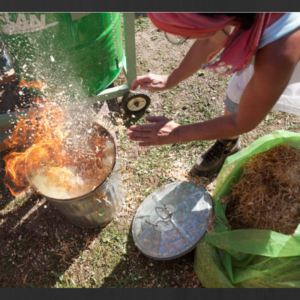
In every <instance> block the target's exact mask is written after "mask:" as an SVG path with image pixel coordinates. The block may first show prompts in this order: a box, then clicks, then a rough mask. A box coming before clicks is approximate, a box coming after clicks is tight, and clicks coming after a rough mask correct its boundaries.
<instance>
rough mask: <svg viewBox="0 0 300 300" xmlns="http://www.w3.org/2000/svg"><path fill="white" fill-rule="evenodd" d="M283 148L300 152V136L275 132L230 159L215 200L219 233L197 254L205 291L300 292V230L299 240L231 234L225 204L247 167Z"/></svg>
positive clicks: (254, 232) (255, 232) (259, 232)
mask: <svg viewBox="0 0 300 300" xmlns="http://www.w3.org/2000/svg"><path fill="white" fill-rule="evenodd" d="M281 144H286V145H289V146H290V147H293V148H298V149H300V134H299V133H292V132H286V131H275V132H273V133H271V134H269V135H266V136H264V137H262V138H260V139H258V140H257V141H255V142H254V143H252V144H251V145H250V146H248V147H247V148H245V149H243V150H242V151H240V152H238V153H236V154H235V155H232V156H230V157H228V158H227V159H226V161H225V164H224V166H223V168H222V170H221V172H220V175H219V177H218V182H217V185H216V188H215V191H214V195H213V201H214V207H215V211H214V212H215V215H216V219H215V222H214V223H215V227H214V231H215V233H207V234H206V235H205V238H204V240H203V241H202V242H201V243H200V244H199V245H198V247H197V248H196V252H195V262H194V269H195V272H196V274H197V276H198V277H199V280H200V281H201V283H202V284H203V285H204V286H205V287H207V288H217V287H224V288H225V287H230V288H251V287H252V288H271V287H273V288H283V287H286V288H292V287H300V268H299V267H300V225H299V226H298V227H297V229H296V231H295V233H294V234H293V235H285V234H282V233H278V232H275V231H271V230H265V229H239V230H232V231H231V230H230V226H229V223H228V220H227V218H226V214H225V210H226V205H224V203H222V202H221V201H220V200H221V199H222V198H223V197H224V196H227V195H229V193H230V185H231V183H233V182H236V181H237V180H238V179H239V178H240V177H241V175H242V173H243V168H242V163H243V162H246V161H248V159H249V158H250V157H251V156H252V155H254V154H257V153H260V152H264V151H268V150H270V149H271V148H273V147H276V146H278V145H281Z"/></svg>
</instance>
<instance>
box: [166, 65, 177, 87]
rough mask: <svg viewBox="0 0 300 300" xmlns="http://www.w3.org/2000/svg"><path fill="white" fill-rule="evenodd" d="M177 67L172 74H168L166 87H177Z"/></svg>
mask: <svg viewBox="0 0 300 300" xmlns="http://www.w3.org/2000/svg"><path fill="white" fill-rule="evenodd" d="M175 79H176V69H175V70H174V71H173V72H172V73H171V74H170V75H167V80H166V89H168V90H169V89H172V88H173V87H175V86H176V85H177V84H178V82H176V80H175Z"/></svg>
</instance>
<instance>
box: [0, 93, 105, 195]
mask: <svg viewBox="0 0 300 300" xmlns="http://www.w3.org/2000/svg"><path fill="white" fill-rule="evenodd" d="M35 102H36V103H37V106H38V109H32V108H31V109H30V110H29V112H28V114H27V116H26V117H23V116H22V117H19V116H18V117H17V118H18V123H17V125H16V127H15V129H14V131H13V133H12V135H11V136H10V137H9V138H7V139H6V140H5V141H4V142H5V143H6V144H7V145H8V146H9V147H11V148H16V147H17V148H16V150H12V151H11V152H10V153H8V154H7V155H6V156H5V157H4V161H5V163H6V167H5V169H6V174H5V178H4V183H5V185H6V186H7V187H8V188H9V189H10V191H11V193H12V194H13V195H14V196H18V195H21V194H22V193H23V192H24V191H25V190H26V189H27V188H28V187H29V186H30V185H31V182H30V176H29V175H31V174H34V172H37V171H39V170H42V169H43V170H44V173H45V174H46V175H47V177H48V178H49V180H51V181H52V183H53V184H54V185H57V186H61V187H63V188H64V189H65V190H66V191H70V190H72V191H74V189H78V190H80V189H81V188H82V186H80V184H75V185H74V182H72V181H71V177H74V176H75V178H76V176H77V178H78V176H79V177H80V178H84V179H86V180H91V182H93V184H94V182H95V178H97V179H98V181H101V182H102V181H103V180H104V179H105V178H103V176H102V175H104V173H105V172H103V169H104V168H105V166H104V165H103V158H105V153H104V151H103V150H104V146H105V142H106V141H107V140H108V137H105V136H103V135H102V136H100V135H99V136H97V135H95V134H94V135H91V136H89V135H86V136H85V140H84V141H86V143H85V144H86V145H79V146H78V147H77V146H76V145H74V144H72V143H71V146H69V144H68V143H69V142H68V138H70V137H72V133H73V132H72V128H71V127H70V126H69V127H68V126H67V127H66V111H65V109H63V108H61V107H59V106H57V105H56V103H51V102H49V103H48V102H47V103H46V102H45V101H42V100H40V99H38V98H37V99H36V101H35ZM83 146H84V147H83ZM71 170H73V171H71ZM109 171H110V170H109ZM101 176H102V177H101ZM101 182H98V184H100V183H101ZM82 184H85V185H86V183H82ZM92 188H93V186H92V187H91V188H90V189H92Z"/></svg>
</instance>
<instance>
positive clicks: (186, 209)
mask: <svg viewBox="0 0 300 300" xmlns="http://www.w3.org/2000/svg"><path fill="white" fill-rule="evenodd" d="M212 205H213V204H212V199H211V196H210V195H209V193H208V192H207V191H206V190H205V189H204V188H203V187H201V186H199V185H197V184H195V183H192V182H185V181H183V182H174V183H171V184H168V185H166V186H164V187H161V188H159V189H158V190H156V191H155V192H153V193H152V194H151V195H149V196H148V197H147V198H146V199H145V200H144V202H143V203H142V204H141V206H140V207H139V208H138V210H137V212H136V215H135V217H134V220H133V226H132V233H133V239H134V242H135V244H136V246H137V247H138V249H139V250H140V251H141V252H142V253H143V254H144V255H146V256H148V257H150V258H153V259H157V260H167V259H174V258H177V257H179V256H182V255H184V254H186V253H188V252H190V251H191V250H192V249H193V248H195V247H196V246H197V244H198V242H199V241H200V239H201V238H202V237H203V236H204V234H205V232H206V229H207V227H208V218H209V217H210V216H211V214H212Z"/></svg>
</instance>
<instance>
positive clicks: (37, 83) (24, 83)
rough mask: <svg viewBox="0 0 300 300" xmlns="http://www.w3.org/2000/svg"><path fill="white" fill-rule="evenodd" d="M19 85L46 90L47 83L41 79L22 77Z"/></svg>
mask: <svg viewBox="0 0 300 300" xmlns="http://www.w3.org/2000/svg"><path fill="white" fill-rule="evenodd" d="M18 86H19V87H27V88H29V89H30V88H38V89H40V90H41V91H43V90H44V88H45V85H44V84H43V83H42V82H41V81H36V80H31V81H28V82H27V81H26V80H25V79H21V81H20V83H19V84H18Z"/></svg>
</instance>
